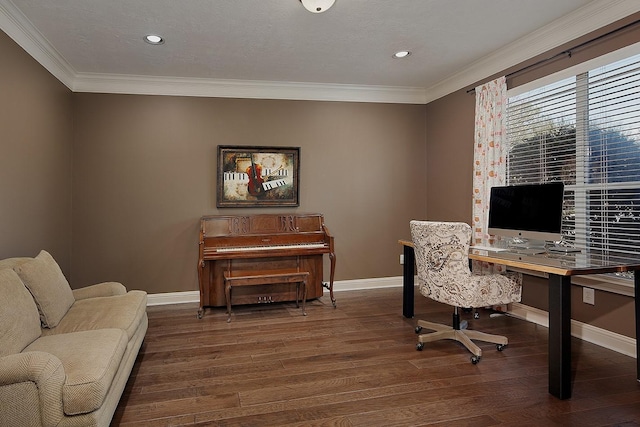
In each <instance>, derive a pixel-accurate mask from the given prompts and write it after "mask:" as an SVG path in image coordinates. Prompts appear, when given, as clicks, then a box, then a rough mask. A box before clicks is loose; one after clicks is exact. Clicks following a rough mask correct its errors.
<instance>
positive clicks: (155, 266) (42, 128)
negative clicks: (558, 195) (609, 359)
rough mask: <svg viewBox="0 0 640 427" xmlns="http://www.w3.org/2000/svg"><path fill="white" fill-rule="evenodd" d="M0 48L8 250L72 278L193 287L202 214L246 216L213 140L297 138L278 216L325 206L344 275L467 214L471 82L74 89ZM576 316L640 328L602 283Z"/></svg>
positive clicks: (388, 268)
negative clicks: (242, 89)
mask: <svg viewBox="0 0 640 427" xmlns="http://www.w3.org/2000/svg"><path fill="white" fill-rule="evenodd" d="M631 19H637V17H630V18H629V20H631ZM639 38H640V35H639V32H638V31H637V30H633V31H630V32H627V33H626V34H625V35H624V36H623V37H619V38H617V39H616V40H614V41H605V42H601V43H599V44H598V46H597V47H596V48H593V49H592V50H591V52H592V53H593V52H595V51H596V50H599V51H601V52H606V51H607V50H611V49H612V47H615V46H614V45H624V44H629V43H630V42H631V41H634V40H635V41H637V40H638V39H639ZM560 49H562V48H560ZM555 51H558V49H556V50H555ZM555 51H554V52H549V53H548V54H552V53H555ZM584 52H586V53H585V54H575V55H574V56H573V58H572V59H565V60H560V61H556V62H555V63H554V65H553V67H555V68H563V67H564V66H567V65H569V64H570V63H571V62H572V61H573V62H575V61H576V59H575V58H576V57H579V58H581V60H583V59H587V57H588V56H589V53H588V52H589V50H586V51H584ZM544 56H547V55H541V57H544ZM0 58H2V67H0V93H1V94H2V98H1V99H0V130H1V131H2V135H1V138H2V140H1V146H2V154H3V155H2V156H1V157H0V177H1V179H0V195H1V196H2V205H1V209H0V236H1V238H0V257H1V258H4V257H9V256H20V255H24V256H33V255H35V254H36V253H37V252H38V251H39V250H40V249H42V248H45V249H47V250H49V251H51V252H52V253H53V254H54V256H55V257H56V259H57V260H58V261H59V263H60V265H61V266H62V268H63V270H64V271H65V273H66V274H67V276H68V277H70V279H71V282H72V286H73V287H80V286H84V285H87V284H90V283H93V282H97V281H101V280H120V281H123V282H124V283H126V284H127V285H128V286H129V287H132V288H139V289H145V290H147V291H148V292H150V293H159V292H172V291H186V290H196V289H197V282H196V270H195V260H196V257H197V256H196V249H197V231H198V218H199V217H200V216H201V215H204V214H215V213H246V212H249V211H247V210H227V209H225V210H217V209H216V208H215V198H214V189H215V147H216V146H217V145H218V144H225V145H231V144H237V145H276V146H277V145H281V146H299V147H301V198H300V201H301V204H300V207H299V208H297V209H285V210H286V211H291V212H294V211H297V212H313V211H317V212H322V213H324V214H325V217H326V223H327V225H328V226H329V228H330V229H331V231H332V233H333V234H334V235H335V236H336V245H337V256H338V267H337V272H336V273H337V274H336V275H337V279H338V280H348V279H359V278H376V277H385V276H399V275H400V274H401V270H400V266H399V264H398V254H399V252H400V250H399V247H398V245H397V239H398V238H406V237H408V229H407V223H408V221H409V220H410V219H413V218H428V219H443V220H444V219H452V220H463V221H465V220H469V219H470V217H471V164H472V157H473V112H474V97H473V95H469V94H467V93H466V91H465V90H460V91H457V92H455V93H452V94H450V95H448V96H446V97H443V98H441V99H439V100H437V101H434V102H432V103H430V104H428V105H427V106H416V105H386V104H359V103H331V102H306V101H269V100H243V99H205V98H181V97H164V96H128V95H101V94H72V93H70V92H69V91H68V90H67V89H66V88H65V87H64V86H63V85H62V84H61V83H59V82H58V81H57V80H56V79H55V78H54V77H52V76H51V75H50V74H49V73H48V72H47V71H46V70H44V69H43V68H42V67H41V66H40V65H39V64H37V63H36V61H34V60H33V59H32V58H31V57H30V56H29V55H28V54H26V53H25V52H24V51H23V50H22V49H21V48H20V47H18V46H17V45H16V44H15V43H14V42H13V41H11V40H10V39H9V38H8V37H7V36H6V35H5V34H4V33H0ZM537 59H539V58H532V59H531V61H529V62H530V63H533V62H535V61H536V60H537ZM563 61H565V62H563ZM553 67H552V66H549V68H547V73H548V72H551V71H552V70H551V69H552V68H553ZM509 71H510V70H506V72H509ZM536 73H538V74H540V73H543V74H544V71H540V70H539V69H538V70H536ZM533 74H534V73H532V74H530V75H528V76H518V77H517V78H512V79H510V84H516V83H517V84H520V82H517V80H523V81H525V80H527V79H529V80H530V79H531V78H532V75H533ZM488 78H489V76H488V77H487V79H488ZM425 141H426V144H425ZM72 194H73V203H72ZM252 211H253V212H270V211H275V210H274V209H271V210H252ZM574 292H575V293H578V292H579V288H576V289H574ZM523 302H525V303H528V304H531V305H533V306H535V307H540V308H542V309H546V283H544V281H542V282H541V281H540V280H535V279H529V280H528V283H527V286H525V290H524V301H523ZM573 312H574V318H576V319H577V320H581V321H584V322H587V323H590V324H593V325H595V326H598V327H602V328H605V329H610V330H612V331H614V332H618V333H622V334H624V335H628V336H632V337H633V336H635V332H634V331H633V328H632V327H631V324H630V322H629V319H633V317H634V314H633V310H632V299H631V298H627V297H621V296H618V295H612V294H607V293H604V292H599V291H598V292H597V293H596V306H595V307H593V306H586V305H583V304H582V303H580V302H579V298H578V297H575V298H574V306H573Z"/></svg>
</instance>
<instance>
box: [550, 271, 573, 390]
mask: <svg viewBox="0 0 640 427" xmlns="http://www.w3.org/2000/svg"><path fill="white" fill-rule="evenodd" d="M549 393H551V394H552V395H554V396H555V397H557V398H558V399H568V398H570V397H571V277H570V276H558V275H557V274H549Z"/></svg>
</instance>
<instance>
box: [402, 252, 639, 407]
mask: <svg viewBox="0 0 640 427" xmlns="http://www.w3.org/2000/svg"><path fill="white" fill-rule="evenodd" d="M399 243H400V244H401V245H403V247H404V271H403V278H404V280H403V298H404V300H403V301H404V304H410V305H411V307H406V306H404V305H403V314H404V315H405V317H413V294H414V283H413V276H414V271H415V255H414V252H413V243H412V242H410V241H407V240H400V241H399ZM469 259H471V260H477V261H485V262H490V263H494V264H503V265H506V266H509V267H518V268H522V269H526V270H531V271H538V272H544V273H547V274H548V275H549V393H551V394H552V395H554V396H555V397H557V398H559V399H568V398H570V397H571V276H578V275H586V274H602V273H615V272H624V271H633V272H634V286H635V295H636V296H638V295H640V273H638V272H637V271H639V270H640V256H636V257H633V256H629V255H625V256H607V257H604V256H597V255H589V254H586V253H577V254H567V255H556V254H541V255H520V254H514V253H510V252H492V251H486V250H477V249H473V248H472V249H471V250H470V251H469ZM407 261H409V262H407ZM408 294H411V296H410V297H409V296H408ZM635 314H636V361H637V368H636V378H638V381H640V300H638V298H636V299H635Z"/></svg>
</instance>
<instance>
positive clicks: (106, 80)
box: [0, 0, 640, 104]
mask: <svg viewBox="0 0 640 427" xmlns="http://www.w3.org/2000/svg"><path fill="white" fill-rule="evenodd" d="M638 11H640V2H639V1H637V0H594V1H593V2H591V3H589V4H587V5H586V6H584V7H582V8H580V9H578V10H577V11H575V12H574V13H571V14H570V15H567V16H565V17H563V18H560V19H558V20H556V21H554V22H552V23H551V24H549V25H547V26H545V27H543V28H540V29H539V30H537V31H535V32H533V33H531V34H529V35H528V36H525V37H523V38H521V39H519V40H517V41H515V42H513V43H511V44H509V45H507V46H505V47H504V48H502V49H500V50H498V51H496V52H494V53H492V54H490V55H488V56H486V57H484V58H482V59H481V60H479V61H476V62H474V63H473V64H471V65H470V66H469V67H467V68H466V69H465V70H464V71H461V72H460V73H457V74H454V75H452V76H451V77H449V78H447V79H445V80H443V81H441V82H439V83H437V84H435V85H433V86H431V87H429V88H420V87H395V86H366V85H344V84H322V83H294V82H268V81H244V80H215V79H185V78H172V77H148V76H132V75H109V74H91V73H77V72H76V71H75V70H74V69H73V67H72V66H71V65H70V64H69V63H68V62H67V61H66V60H65V59H64V58H63V57H62V56H61V55H60V54H59V53H58V52H57V51H56V50H55V49H54V48H53V46H51V44H50V43H49V42H48V41H47V40H46V39H45V38H44V37H42V35H41V34H40V33H39V32H38V30H37V29H36V28H35V27H34V26H33V25H32V24H31V23H30V22H29V20H27V19H26V17H25V16H24V15H23V14H22V12H20V10H19V9H17V8H16V7H15V5H14V4H13V3H12V2H11V1H10V0H0V28H2V30H3V31H4V32H6V33H7V35H9V37H11V38H12V39H13V40H14V41H15V42H16V43H17V44H18V45H20V46H21V47H22V48H23V49H24V50H25V51H26V52H27V53H28V54H29V55H31V56H32V57H33V58H34V59H35V60H36V61H38V62H39V63H40V64H41V65H42V66H43V67H44V68H46V69H47V70H48V71H49V72H50V73H51V74H52V75H53V76H54V77H56V78H57V79H58V80H60V81H61V82H62V83H63V84H64V85H65V86H67V87H68V88H69V89H70V90H72V91H74V92H93V93H117V94H139V95H168V96H199V97H222V98H254V99H290V100H312V101H343V102H371V103H375V102H378V103H396V104H427V103H429V102H431V101H434V100H436V99H438V98H441V97H443V96H445V95H448V94H449V93H452V92H455V91H457V90H459V89H462V88H464V87H467V86H469V85H471V84H474V83H476V82H478V81H481V80H482V79H486V78H488V77H490V76H492V75H494V74H496V73H498V72H500V71H502V70H506V69H508V68H509V67H512V66H514V65H517V64H519V63H521V62H523V61H526V60H528V59H530V58H532V57H534V56H537V55H540V54H542V53H544V52H547V51H549V50H550V49H553V48H555V47H557V46H559V45H561V44H564V43H567V42H570V41H571V40H575V39H576V38H578V37H580V36H583V35H585V34H587V33H589V32H591V31H593V30H596V29H598V28H601V27H603V26H605V25H608V24H611V23H613V22H615V21H617V20H619V19H622V18H624V17H626V16H629V15H631V14H633V13H636V12H638Z"/></svg>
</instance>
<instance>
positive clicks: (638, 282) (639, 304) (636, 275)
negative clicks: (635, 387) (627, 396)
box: [633, 270, 640, 382]
mask: <svg viewBox="0 0 640 427" xmlns="http://www.w3.org/2000/svg"><path fill="white" fill-rule="evenodd" d="M633 282H634V288H635V294H634V295H635V300H636V303H635V304H636V363H637V366H636V378H637V379H638V381H639V382H640V270H636V271H634V272H633Z"/></svg>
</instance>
